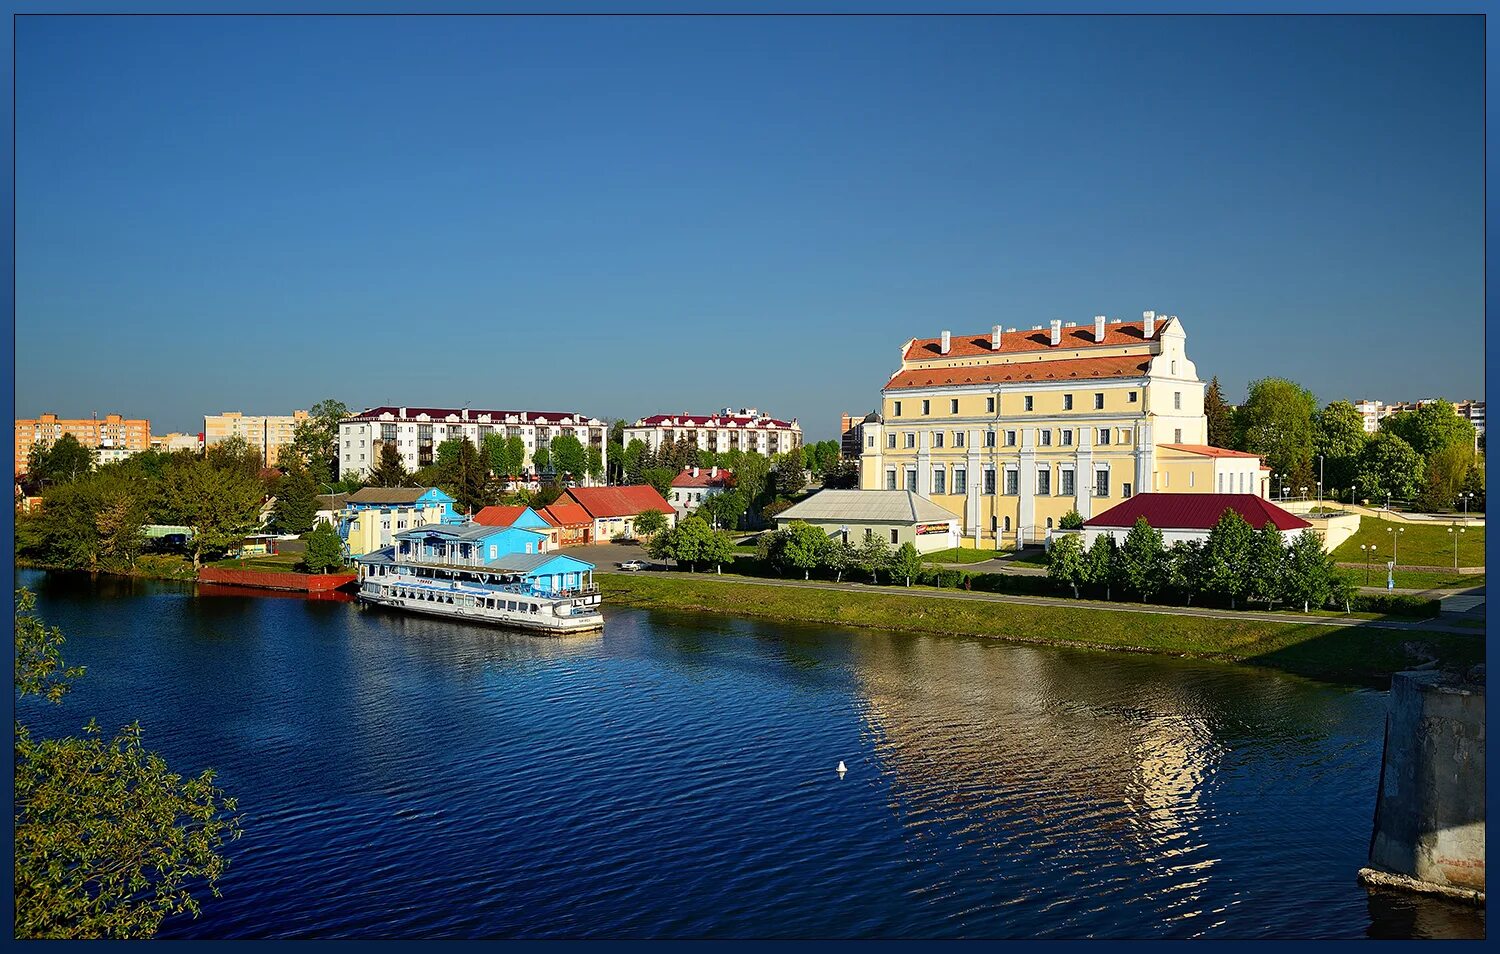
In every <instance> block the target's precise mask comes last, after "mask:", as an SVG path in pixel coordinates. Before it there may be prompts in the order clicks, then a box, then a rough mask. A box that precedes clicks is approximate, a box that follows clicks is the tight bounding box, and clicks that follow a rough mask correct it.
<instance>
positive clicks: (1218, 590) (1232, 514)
mask: <svg viewBox="0 0 1500 954" xmlns="http://www.w3.org/2000/svg"><path fill="white" fill-rule="evenodd" d="M1254 541H1255V531H1254V530H1252V529H1251V528H1250V524H1249V523H1247V522H1246V521H1245V518H1244V517H1242V516H1240V515H1239V514H1238V513H1237V512H1236V511H1234V510H1230V509H1228V508H1225V510H1224V513H1223V514H1221V515H1220V516H1219V522H1218V523H1216V524H1214V526H1213V529H1211V530H1209V531H1208V540H1207V541H1206V542H1205V544H1204V548H1203V570H1202V577H1201V579H1202V583H1201V586H1202V589H1203V591H1204V592H1205V593H1209V594H1212V595H1215V596H1218V597H1221V598H1223V599H1227V600H1229V605H1230V607H1231V608H1233V607H1234V606H1235V604H1236V602H1237V601H1238V600H1239V599H1241V598H1242V597H1244V595H1245V593H1246V592H1247V591H1248V590H1249V588H1250V581H1251V572H1252V566H1251V559H1252V556H1251V554H1252V549H1253V545H1254Z"/></svg>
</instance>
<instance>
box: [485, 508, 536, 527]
mask: <svg viewBox="0 0 1500 954" xmlns="http://www.w3.org/2000/svg"><path fill="white" fill-rule="evenodd" d="M525 512H526V508H525V507H485V508H483V509H482V510H480V511H479V512H478V513H476V514H475V515H474V522H475V523H482V524H484V525H485V526H487V527H509V526H511V525H513V524H514V523H515V522H516V521H517V520H520V519H521V514H523V513H525Z"/></svg>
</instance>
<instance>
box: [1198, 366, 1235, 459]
mask: <svg viewBox="0 0 1500 954" xmlns="http://www.w3.org/2000/svg"><path fill="white" fill-rule="evenodd" d="M1203 413H1204V415H1205V416H1206V417H1207V418H1208V444H1209V446H1210V447H1224V448H1228V447H1231V446H1232V445H1233V444H1234V421H1233V415H1232V414H1231V412H1230V410H1229V405H1228V404H1225V403H1224V391H1223V389H1221V388H1220V387H1219V378H1218V376H1217V375H1216V376H1215V377H1214V378H1213V379H1212V380H1211V381H1209V382H1208V390H1207V391H1205V392H1203Z"/></svg>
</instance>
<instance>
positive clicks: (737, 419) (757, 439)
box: [625, 407, 802, 456]
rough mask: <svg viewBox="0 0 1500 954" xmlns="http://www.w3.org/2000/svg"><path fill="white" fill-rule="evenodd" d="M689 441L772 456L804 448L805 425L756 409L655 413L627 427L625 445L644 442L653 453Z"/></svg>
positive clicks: (701, 447) (703, 446)
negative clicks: (665, 446) (668, 445)
mask: <svg viewBox="0 0 1500 954" xmlns="http://www.w3.org/2000/svg"><path fill="white" fill-rule="evenodd" d="M683 438H686V439H687V440H689V441H691V442H692V443H694V444H696V445H697V446H698V449H699V450H707V451H714V452H716V453H723V452H725V451H728V450H741V451H754V452H756V453H758V454H764V455H766V456H770V455H772V454H784V453H786V452H788V451H793V450H796V449H797V448H799V447H801V446H802V426H801V425H800V424H798V423H797V419H796V418H795V417H794V418H792V419H791V420H790V421H783V420H780V419H779V418H774V417H771V416H770V415H768V414H762V413H761V412H760V411H758V410H756V409H755V408H753V407H742V408H740V409H738V410H735V409H734V408H730V407H726V408H724V409H723V410H721V411H719V412H718V413H717V414H688V413H685V412H684V413H682V414H653V415H651V416H650V417H643V418H641V419H640V420H638V421H636V422H635V423H634V424H632V425H630V426H628V427H626V428H625V443H626V444H629V443H630V442H631V441H633V440H638V441H642V442H643V443H645V445H646V446H647V447H649V448H650V449H651V450H652V451H656V450H659V449H661V446H662V445H663V444H675V443H676V442H678V441H680V440H682V439H683Z"/></svg>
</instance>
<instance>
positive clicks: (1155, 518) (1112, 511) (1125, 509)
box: [1083, 493, 1312, 530]
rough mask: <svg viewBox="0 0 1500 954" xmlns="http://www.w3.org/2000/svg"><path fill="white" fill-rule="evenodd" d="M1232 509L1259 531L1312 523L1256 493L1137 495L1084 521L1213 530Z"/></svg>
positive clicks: (1300, 527)
mask: <svg viewBox="0 0 1500 954" xmlns="http://www.w3.org/2000/svg"><path fill="white" fill-rule="evenodd" d="M1225 510H1233V511H1235V512H1236V513H1238V514H1239V515H1240V516H1241V517H1244V518H1245V522H1246V523H1248V524H1250V526H1252V527H1254V528H1255V529H1257V530H1259V529H1261V528H1262V527H1264V526H1265V525H1266V524H1267V523H1270V524H1272V525H1274V526H1275V527H1276V529H1277V530H1303V529H1306V528H1308V527H1311V526H1312V524H1310V523H1308V522H1307V521H1306V520H1303V519H1302V518H1301V517H1299V516H1297V515H1296V514H1292V513H1288V512H1287V511H1285V510H1282V509H1281V508H1280V507H1278V506H1276V505H1275V504H1273V503H1271V501H1269V500H1266V499H1265V498H1264V497H1257V496H1255V494H1171V493H1147V494H1136V495H1135V496H1134V497H1131V498H1130V499H1129V500H1126V501H1123V502H1121V503H1118V504H1116V505H1115V506H1113V507H1110V508H1109V509H1108V510H1106V511H1104V512H1103V513H1101V514H1099V516H1097V517H1093V518H1091V519H1089V520H1085V521H1084V522H1083V525H1084V526H1085V527H1133V526H1135V522H1136V520H1137V519H1138V518H1140V517H1145V518H1146V522H1147V523H1149V524H1151V526H1152V527H1154V528H1156V529H1157V530H1212V529H1213V527H1214V524H1216V523H1218V522H1219V518H1220V517H1222V516H1223V515H1224V511H1225Z"/></svg>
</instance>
